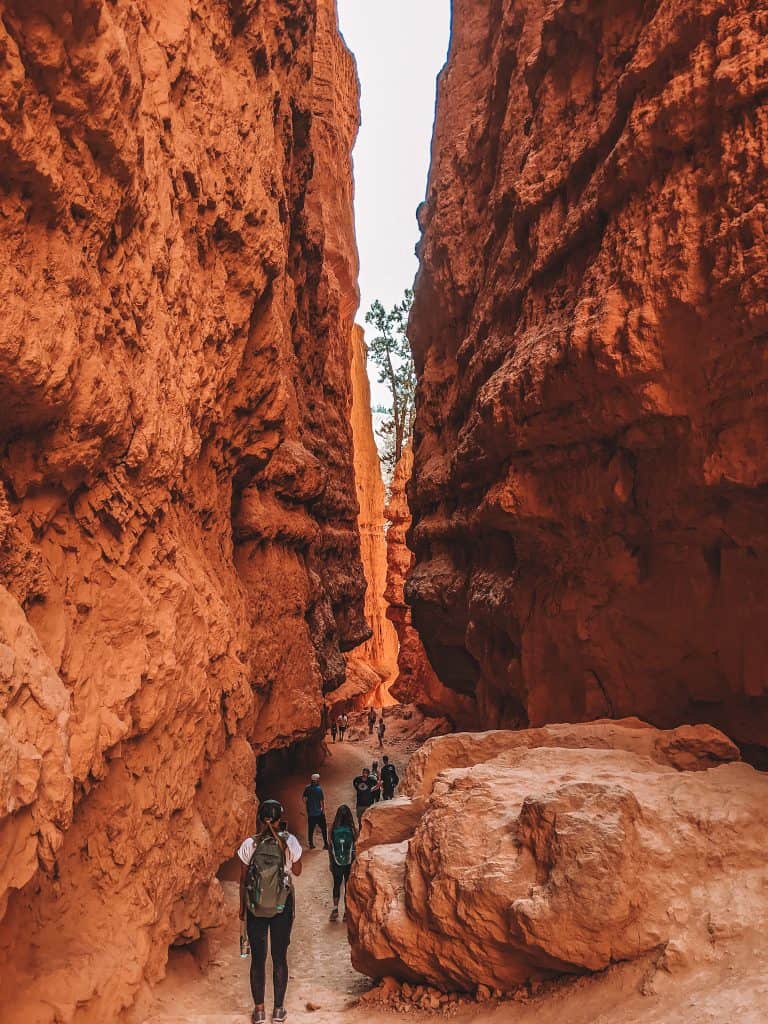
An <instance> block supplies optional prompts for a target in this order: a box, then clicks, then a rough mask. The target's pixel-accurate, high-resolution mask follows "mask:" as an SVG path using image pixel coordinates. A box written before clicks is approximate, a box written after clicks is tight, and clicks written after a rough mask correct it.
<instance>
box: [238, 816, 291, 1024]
mask: <svg viewBox="0 0 768 1024" xmlns="http://www.w3.org/2000/svg"><path fill="white" fill-rule="evenodd" d="M282 816H283V807H282V804H281V803H280V801H279V800H265V801H264V802H263V803H262V804H260V806H259V814H258V825H259V831H258V832H257V833H256V835H255V836H250V837H249V838H248V839H246V840H244V841H243V843H242V844H241V846H240V849H239V850H238V851H237V855H238V857H239V858H240V861H241V864H240V920H241V921H245V926H246V930H247V934H248V941H249V943H250V947H251V993H252V995H253V1001H254V1003H255V1009H254V1011H253V1014H252V1016H251V1021H252V1024H264V1022H265V1021H266V1014H265V1012H264V989H265V985H266V965H267V936H269V942H270V946H271V948H272V977H273V981H274V988H275V1008H274V1010H273V1012H272V1024H282V1022H283V1021H284V1020H285V1019H286V1017H287V1012H286V1009H285V992H286V989H287V988H288V945H289V944H290V941H291V928H292V927H293V917H294V908H295V900H294V894H293V884H292V882H291V874H294V875H296V876H298V875H300V874H301V868H302V863H301V843H300V842H299V841H298V839H297V838H296V836H294V835H291V833H290V832H288V830H287V829H285V828H281V821H280V819H281V818H282Z"/></svg>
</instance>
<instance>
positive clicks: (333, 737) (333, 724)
mask: <svg viewBox="0 0 768 1024" xmlns="http://www.w3.org/2000/svg"><path fill="white" fill-rule="evenodd" d="M338 731H339V727H338V725H336V719H335V718H333V719H332V720H331V740H332V742H333V743H335V742H336V733H337V732H338Z"/></svg>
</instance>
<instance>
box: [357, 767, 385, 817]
mask: <svg viewBox="0 0 768 1024" xmlns="http://www.w3.org/2000/svg"><path fill="white" fill-rule="evenodd" d="M352 785H353V786H354V787H355V792H356V793H357V806H356V808H355V810H356V812H357V823H358V825H359V824H360V821H361V819H362V817H363V814H364V812H365V811H367V810H368V808H369V807H370V806H371V804H372V803H373V802H374V800H375V799H376V796H375V792H376V790H377V789H378V787H379V784H378V782H373V780H372V779H371V771H370V769H369V768H363V771H362V774H361V775H358V776H357V778H356V779H353V781H352Z"/></svg>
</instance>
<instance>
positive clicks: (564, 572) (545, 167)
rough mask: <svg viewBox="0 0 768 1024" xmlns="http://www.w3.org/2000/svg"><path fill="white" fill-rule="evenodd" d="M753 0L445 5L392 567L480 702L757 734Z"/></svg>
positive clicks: (434, 649) (428, 633) (764, 33)
mask: <svg viewBox="0 0 768 1024" xmlns="http://www.w3.org/2000/svg"><path fill="white" fill-rule="evenodd" d="M767 18H768V14H767V13H766V9H765V4H764V3H763V2H762V0H746V2H741V0H739V2H737V0H706V2H703V3H698V4H696V5H691V4H689V3H685V2H682V0H662V2H660V3H654V4H645V3H640V2H629V3H618V2H610V3H603V4H573V3H570V2H566V0H557V2H554V3H551V2H548V0H547V2H545V0H534V2H531V3H522V2H518V0H503V2H500V3H491V2H490V0H481V2H479V3H478V2H474V0H455V2H454V17H453V27H454V32H453V41H452V46H451V53H450V59H449V62H448V67H447V70H446V71H445V73H444V74H443V76H442V80H441V83H440V90H439V104H438V119H437V127H436V134H435V140H434V147H433V157H434V159H433V167H432V172H431V179H430V185H429V191H428V198H427V202H426V204H425V206H424V207H423V208H422V210H421V211H420V219H421V223H422V225H423V227H424V239H423V242H422V245H421V271H420V275H419V279H418V283H417V287H416V299H415V305H414V312H413V318H412V322H411V331H410V335H411V339H412V341H413V345H414V350H415V358H416V364H417V371H418V375H419V380H420V401H419V409H418V417H417V424H416V447H415V475H414V481H415V482H414V485H413V488H412V492H411V499H412V501H411V505H412V510H413V513H414V528H413V534H412V538H413V544H414V547H415V551H416V556H417V564H416V567H415V570H414V572H413V574H412V576H411V580H410V591H409V593H410V599H411V601H412V603H413V618H414V623H415V625H416V627H417V628H418V630H419V632H420V634H421V637H422V640H423V641H424V643H425V645H426V648H427V650H428V652H429V655H430V658H431V661H432V664H433V665H434V667H435V668H436V669H437V672H438V675H439V676H440V678H441V679H442V680H443V682H445V683H447V684H449V685H450V686H452V687H454V688H456V689H457V690H458V691H459V692H461V693H464V694H466V695H469V696H472V697H473V698H475V699H476V701H477V704H478V707H479V709H480V714H481V720H482V721H483V722H485V723H488V724H495V725H507V726H512V725H539V724H542V723H545V722H548V721H574V720H583V719H588V718H596V717H600V716H602V715H609V716H611V717H621V716H622V715H626V714H638V715H640V716H641V717H643V718H646V719H649V720H651V721H653V722H654V723H655V724H657V725H664V726H669V725H675V724H678V723H680V722H684V721H699V720H706V721H712V722H714V723H715V724H718V725H720V726H721V727H722V728H724V729H725V730H726V731H727V732H728V733H729V734H731V735H736V736H737V737H738V738H739V740H740V742H741V743H742V744H743V745H744V746H745V747H749V746H750V745H752V746H753V748H754V747H755V746H763V747H764V746H765V737H766V734H767V727H768V701H767V700H766V697H767V696H768V691H767V689H766V687H767V686H768V677H767V676H766V673H765V669H764V666H765V664H766V661H767V660H768V647H767V646H766V645H767V644H768V634H767V633H766V630H765V629H764V628H763V625H762V624H763V623H764V622H765V621H766V615H767V614H768V543H767V538H768V535H767V534H766V528H765V524H766V521H768V518H767V513H768V505H767V501H768V497H767V495H768V490H767V489H766V484H768V443H767V442H768V405H767V404H766V395H768V359H766V340H765V339H766V336H767V333H768V302H767V301H766V295H768V276H767V275H768V260H766V200H765V180H766V170H767V169H768V168H767V164H768V156H767V154H768V109H767V108H766V103H765V98H766V95H767V93H766V85H768V78H766V75H767V74H768V72H767V70H766V69H767V68H768V63H767V62H766V55H767V52H768V51H767V50H766V46H767V45H768V44H767V43H766V39H768V22H767V21H766V19H767ZM751 753H754V754H757V753H758V752H757V751H756V750H755V749H752V751H751Z"/></svg>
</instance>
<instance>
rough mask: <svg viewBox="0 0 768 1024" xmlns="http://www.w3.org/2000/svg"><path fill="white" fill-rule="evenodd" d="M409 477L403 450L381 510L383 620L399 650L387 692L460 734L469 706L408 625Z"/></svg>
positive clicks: (409, 454)
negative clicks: (445, 719) (455, 727)
mask: <svg viewBox="0 0 768 1024" xmlns="http://www.w3.org/2000/svg"><path fill="white" fill-rule="evenodd" d="M412 471H413V450H412V448H411V446H410V445H408V446H407V447H406V448H405V449H404V451H403V454H402V456H401V457H400V460H399V462H398V463H397V465H396V466H395V471H394V473H393V474H392V486H391V488H390V494H389V501H388V503H387V508H386V518H387V520H388V522H389V526H388V528H387V588H386V591H385V596H386V599H387V602H388V608H387V615H388V617H389V618H390V619H391V621H392V623H393V624H394V627H395V630H396V631H397V639H398V642H399V650H398V655H397V678H396V679H395V682H394V684H393V685H392V687H391V689H390V692H391V694H392V696H393V697H395V698H396V699H397V700H399V701H401V702H402V703H403V704H415V705H417V706H418V707H420V708H422V709H423V710H425V711H426V712H427V713H431V714H437V715H447V716H449V717H450V718H451V720H452V721H453V722H454V723H456V724H460V725H461V726H462V727H464V728H470V727H471V726H472V725H474V724H476V723H475V712H476V707H475V703H474V701H473V700H472V699H471V698H469V697H465V696H462V695H460V694H458V693H456V691H455V690H450V689H448V687H446V686H443V684H442V683H441V682H440V680H439V679H438V677H437V675H436V673H435V670H434V669H433V668H432V665H431V664H430V662H429V659H428V657H427V653H426V651H425V650H424V645H423V644H422V642H421V638H420V637H419V634H418V633H417V632H416V630H415V629H414V627H413V623H412V621H411V609H410V608H409V606H408V605H407V603H406V600H405V581H406V579H407V576H408V573H409V571H410V570H411V568H412V566H413V561H414V559H413V552H412V551H411V550H410V548H409V547H408V544H407V540H406V537H407V533H408V530H409V529H410V526H411V511H410V508H409V506H408V495H407V493H406V488H407V486H408V483H409V481H410V479H411V473H412Z"/></svg>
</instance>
